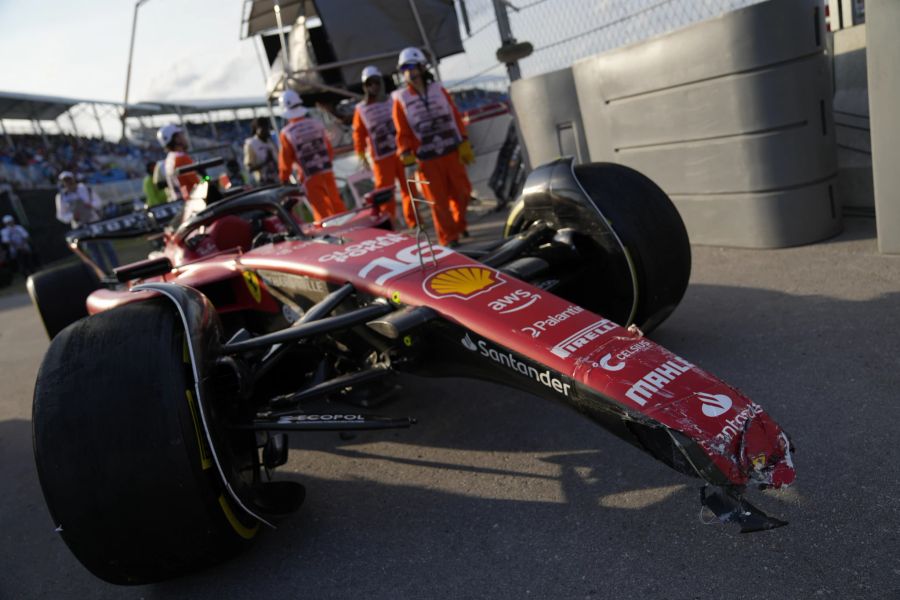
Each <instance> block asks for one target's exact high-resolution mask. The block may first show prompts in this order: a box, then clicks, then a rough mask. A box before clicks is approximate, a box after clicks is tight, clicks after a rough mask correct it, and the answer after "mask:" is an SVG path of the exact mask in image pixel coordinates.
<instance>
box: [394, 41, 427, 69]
mask: <svg viewBox="0 0 900 600" xmlns="http://www.w3.org/2000/svg"><path fill="white" fill-rule="evenodd" d="M409 64H417V65H422V66H423V67H424V66H425V65H426V64H428V59H427V58H425V53H424V52H422V51H421V50H419V49H418V48H416V47H414V46H411V47H409V48H404V49H403V51H402V52H400V58H398V59H397V68H398V69H399V68H401V67H402V66H403V65H409Z"/></svg>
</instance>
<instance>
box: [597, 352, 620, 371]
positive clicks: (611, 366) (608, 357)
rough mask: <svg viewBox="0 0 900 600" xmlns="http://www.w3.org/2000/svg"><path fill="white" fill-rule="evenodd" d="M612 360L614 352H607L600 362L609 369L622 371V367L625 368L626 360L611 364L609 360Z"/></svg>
mask: <svg viewBox="0 0 900 600" xmlns="http://www.w3.org/2000/svg"><path fill="white" fill-rule="evenodd" d="M611 360H612V354H609V353H607V354H604V355H603V358H601V359H600V361H599V364H600V366H601V367H603V368H604V369H606V370H607V371H621V370H622V369H624V368H625V363H624V362H619V363H615V364H610V362H609V361H611Z"/></svg>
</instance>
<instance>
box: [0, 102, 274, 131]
mask: <svg viewBox="0 0 900 600" xmlns="http://www.w3.org/2000/svg"><path fill="white" fill-rule="evenodd" d="M123 106H124V105H123V104H122V103H121V102H111V101H108V100H89V99H84V98H64V97H61V96H45V95H37V94H24V93H20V92H0V133H2V134H4V135H6V134H7V131H6V128H5V126H4V125H3V121H4V120H13V121H16V120H18V121H30V122H31V123H32V127H33V129H34V131H35V132H36V133H44V129H43V127H42V126H41V121H57V120H58V119H59V118H60V117H61V116H63V115H68V117H69V119H70V122H71V124H72V126H73V127H74V125H75V122H74V120H73V119H72V116H73V114H75V113H76V112H77V110H78V108H77V107H84V108H87V107H90V111H91V112H92V113H93V117H94V118H95V119H96V121H97V124H98V126H99V128H100V131H101V133H102V132H103V125H102V124H101V119H100V114H101V112H102V113H109V112H110V111H112V112H114V113H115V114H116V116H117V117H118V116H120V115H121V113H122V107H123ZM257 108H268V104H267V103H266V100H265V98H264V97H258V98H226V99H221V100H184V101H182V100H177V101H165V102H139V103H135V104H129V105H128V110H127V111H126V115H125V116H126V117H136V118H138V119H140V118H142V117H156V116H166V115H178V116H179V118H181V117H183V116H184V115H192V114H200V113H207V114H209V113H212V112H214V111H220V110H230V111H237V110H240V109H257ZM207 120H211V119H210V118H209V117H208V118H207ZM76 133H77V129H76Z"/></svg>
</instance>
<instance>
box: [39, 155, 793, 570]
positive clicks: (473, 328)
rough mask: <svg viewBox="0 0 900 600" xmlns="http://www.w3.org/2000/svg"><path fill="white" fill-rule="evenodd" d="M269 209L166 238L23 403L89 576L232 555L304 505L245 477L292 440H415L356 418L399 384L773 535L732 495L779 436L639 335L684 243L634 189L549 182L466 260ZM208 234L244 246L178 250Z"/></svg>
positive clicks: (571, 170)
mask: <svg viewBox="0 0 900 600" xmlns="http://www.w3.org/2000/svg"><path fill="white" fill-rule="evenodd" d="M279 194H280V192H278V191H277V190H262V191H256V192H249V193H244V194H241V195H236V196H234V197H229V198H225V199H222V200H220V201H218V202H215V203H212V204H210V205H209V206H207V207H206V208H204V209H203V210H201V211H199V212H197V213H196V214H194V215H193V216H190V217H188V218H185V219H182V221H181V224H180V226H178V227H177V228H173V229H171V230H170V232H169V233H168V234H167V243H166V248H165V255H164V256H161V257H158V258H155V259H152V260H148V261H143V262H141V263H137V264H134V265H128V266H126V267H123V268H122V269H119V270H118V271H117V281H112V280H109V279H108V280H107V281H106V282H105V285H104V286H103V287H101V288H100V289H98V290H96V291H94V292H93V293H91V294H90V295H89V296H88V298H87V303H86V306H87V308H88V311H89V312H90V313H91V316H90V317H88V318H85V319H81V320H78V321H77V322H75V323H74V324H72V325H71V326H68V327H66V328H65V329H64V330H62V331H61V332H60V333H59V334H58V335H57V336H56V337H55V338H54V340H53V342H52V344H51V346H50V349H49V350H48V352H47V355H46V357H45V359H44V362H43V364H42V366H41V369H40V372H39V374H38V379H37V383H36V387H35V400H34V447H35V455H36V461H37V466H38V472H39V475H40V481H41V486H42V488H43V492H44V496H45V498H46V501H47V504H48V506H49V508H50V512H51V514H52V516H53V519H54V521H55V524H56V525H57V527H58V531H59V532H60V534H61V535H62V536H63V539H64V540H65V541H66V543H67V544H68V546H69V547H70V548H71V550H72V551H73V552H74V553H75V555H76V556H77V557H78V559H79V560H80V561H81V562H82V563H83V564H84V565H85V566H86V567H87V568H88V569H90V570H91V571H92V572H93V573H94V574H96V575H97V576H99V577H102V578H103V579H106V580H107V581H111V582H115V583H140V582H148V581H154V580H159V579H164V578H167V577H172V576H176V575H178V574H181V573H184V572H186V571H189V570H192V569H197V568H200V567H202V566H204V565H207V564H210V563H213V562H216V561H219V560H222V559H224V558H226V557H228V556H229V555H231V554H233V553H234V552H236V551H237V550H239V549H240V548H242V547H243V546H245V545H247V544H248V542H249V541H250V540H252V538H253V537H254V536H255V535H256V533H257V531H258V530H259V528H260V525H261V524H262V525H270V524H272V523H273V522H274V521H275V520H277V519H278V518H281V517H283V516H284V515H286V514H288V513H290V512H291V511H293V510H295V509H296V508H297V507H298V506H299V505H300V503H301V502H302V500H303V494H304V491H303V487H302V486H301V485H299V484H297V483H295V482H289V481H278V480H277V478H276V480H274V481H263V478H262V477H261V476H260V471H261V470H262V469H263V468H265V469H266V470H268V471H271V470H272V469H274V468H276V467H277V466H279V465H281V464H284V463H285V461H286V460H287V452H288V443H287V433H288V432H303V431H315V430H357V429H382V428H392V427H408V426H409V425H410V424H411V423H413V422H414V421H413V419H410V418H390V417H385V416H380V415H378V414H373V413H375V412H380V411H381V410H382V408H383V406H384V405H385V403H386V399H388V398H389V396H390V394H391V393H392V392H393V391H394V390H395V388H396V385H395V383H394V382H393V375H394V373H395V372H397V371H407V372H413V373H417V374H420V375H433V376H470V377H474V378H481V379H487V380H490V381H495V382H501V383H504V384H507V385H509V386H513V387H516V388H520V389H523V390H527V391H530V392H533V393H535V394H537V395H540V396H543V397H546V398H548V399H553V400H557V401H560V402H563V403H565V404H567V405H569V406H571V407H572V408H574V409H575V410H577V411H579V412H580V413H582V414H584V415H585V416H586V417H588V418H589V419H591V420H593V421H595V422H596V423H598V424H599V425H601V426H603V427H604V428H606V429H608V430H610V431H611V432H613V433H614V434H616V435H617V436H619V437H621V438H623V439H624V440H626V441H628V442H631V443H632V444H634V445H635V446H637V447H639V448H641V449H643V450H645V451H646V452H648V453H649V454H651V455H652V456H654V457H656V458H657V459H659V460H661V461H663V462H664V463H666V464H668V465H669V466H671V467H672V468H674V469H676V470H678V471H680V472H682V473H685V474H688V475H693V476H696V477H699V478H701V479H703V480H704V481H705V482H706V485H705V487H704V488H703V491H702V494H701V499H702V502H703V504H704V505H705V506H706V507H707V508H709V509H710V510H711V511H712V512H713V513H715V514H716V515H717V516H718V517H719V519H720V520H722V521H723V522H729V521H730V522H736V523H738V524H739V525H740V526H741V528H742V530H743V531H755V530H760V529H770V528H773V527H778V526H780V525H783V524H784V522H783V521H780V520H778V519H775V518H772V517H768V516H766V515H765V514H763V513H762V512H761V511H759V510H757V509H756V508H754V507H753V506H751V505H750V504H749V503H747V501H746V500H745V499H744V498H743V492H744V491H745V489H746V488H748V487H749V486H754V487H759V488H779V487H781V486H784V485H787V484H789V483H791V482H792V481H793V479H794V468H793V464H792V446H791V442H790V440H789V438H788V436H787V435H786V434H785V433H784V432H783V431H782V429H781V428H780V427H779V426H778V425H777V424H776V423H775V422H774V421H773V420H772V419H771V418H770V417H769V416H768V415H767V414H766V412H765V411H764V410H763V409H762V408H761V407H760V406H759V405H758V404H756V403H754V402H752V401H751V400H749V399H748V398H746V397H744V396H743V395H742V394H741V393H740V392H738V391H737V390H735V389H734V388H731V387H729V386H728V385H727V384H725V383H723V382H721V381H719V380H718V379H716V378H715V377H714V376H712V375H710V374H709V373H707V372H705V371H703V370H702V369H701V368H699V367H698V366H695V365H694V364H692V363H691V362H689V360H688V359H686V358H682V357H680V356H676V355H675V354H673V353H672V352H669V351H668V350H666V349H665V348H662V347H661V346H659V345H657V344H655V343H654V342H652V341H651V340H649V339H647V338H645V337H643V335H642V333H641V330H643V331H647V332H649V331H650V330H651V329H653V328H654V327H656V326H657V325H659V324H660V323H661V322H662V321H663V320H664V319H665V318H666V317H667V316H668V315H669V314H670V313H671V312H672V310H674V308H675V307H676V305H677V304H678V302H679V301H680V299H681V297H682V295H683V293H684V291H685V288H686V286H687V281H688V276H689V272H690V246H689V245H688V239H687V234H686V232H685V229H684V225H683V224H682V222H681V219H680V217H679V216H678V213H677V211H676V210H675V208H674V206H673V205H672V204H671V202H670V201H669V199H668V198H667V197H666V195H665V194H664V193H663V192H662V191H661V190H660V189H659V188H658V187H657V186H656V185H654V184H653V183H652V182H651V181H649V180H648V179H647V178H645V177H644V176H642V175H640V174H639V173H637V172H635V171H633V170H631V169H628V168H626V167H622V166H619V165H612V164H592V165H582V166H574V165H573V163H572V161H571V160H569V159H560V160H558V161H556V162H553V163H550V164H547V165H544V166H542V167H540V168H538V169H536V170H535V171H534V172H533V173H532V174H531V175H530V176H529V178H528V180H527V182H526V185H525V190H524V193H523V195H522V197H521V198H520V200H519V201H518V203H517V204H516V206H515V207H514V209H513V211H512V213H511V216H510V219H509V221H508V223H507V229H506V235H505V236H504V237H503V238H502V239H498V240H496V241H494V242H491V243H484V244H478V245H476V244H470V245H468V247H463V248H462V249H461V250H462V251H453V250H450V249H447V248H444V247H441V246H432V245H431V244H430V243H429V242H428V240H427V236H425V235H424V233H421V232H420V234H419V235H418V236H415V235H409V234H405V233H397V232H394V231H390V230H388V229H385V227H387V226H388V225H389V222H387V221H384V220H381V221H379V220H378V219H377V217H376V216H375V215H374V214H372V211H369V212H367V211H366V210H363V211H359V212H357V213H355V214H350V215H346V216H342V218H340V219H338V220H337V222H333V223H330V224H325V225H326V226H324V227H323V226H321V224H320V225H319V226H314V227H301V226H299V225H298V224H297V223H296V222H295V221H294V220H293V219H292V217H291V215H290V213H289V212H288V211H286V210H285V209H284V201H283V198H282V197H281V196H280V195H279ZM238 222H240V223H242V224H243V225H240V224H238ZM217 223H218V224H222V223H226V224H227V223H231V225H227V229H229V230H235V231H236V230H237V229H241V230H242V231H243V232H244V233H243V234H241V236H238V237H240V238H241V239H237V238H235V240H232V242H234V243H235V245H234V246H233V247H223V245H224V246H228V244H229V243H232V242H226V241H225V239H224V238H226V237H227V236H225V235H222V236H221V239H216V240H215V242H216V243H215V246H216V250H215V251H214V252H209V253H207V254H205V255H202V256H195V255H193V254H191V252H190V250H191V246H192V242H191V240H192V239H193V236H197V235H213V234H215V231H213V232H212V233H208V231H209V229H212V228H213V226H214V225H216V224H217ZM372 225H377V226H376V227H372ZM219 226H220V227H225V226H223V225H219ZM248 229H249V230H250V232H251V233H252V232H253V231H256V232H257V233H256V234H255V236H254V237H251V238H250V239H249V240H248V234H247V232H248ZM198 231H204V232H207V233H199V234H198V233H196V232H198ZM193 243H194V244H197V246H196V247H199V244H202V243H204V240H202V239H201V240H199V241H197V242H193ZM39 308H40V307H39Z"/></svg>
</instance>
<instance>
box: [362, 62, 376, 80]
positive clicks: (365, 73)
mask: <svg viewBox="0 0 900 600" xmlns="http://www.w3.org/2000/svg"><path fill="white" fill-rule="evenodd" d="M372 77H378V78H379V79H380V78H381V71H379V70H378V67H376V66H375V65H369V66H368V67H366V68H365V69H363V70H362V82H363V83H365V82H366V81H368V80H369V79H371V78H372Z"/></svg>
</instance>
